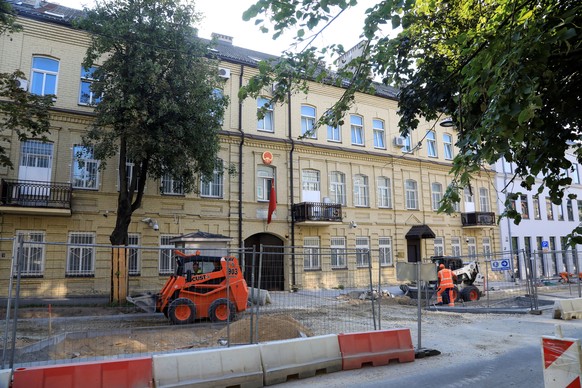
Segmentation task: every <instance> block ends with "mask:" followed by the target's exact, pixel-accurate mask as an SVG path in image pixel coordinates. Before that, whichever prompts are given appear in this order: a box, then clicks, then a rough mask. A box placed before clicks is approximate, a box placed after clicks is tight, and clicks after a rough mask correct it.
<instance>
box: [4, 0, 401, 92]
mask: <svg viewBox="0 0 582 388" xmlns="http://www.w3.org/2000/svg"><path fill="white" fill-rule="evenodd" d="M7 1H8V3H9V4H10V5H11V6H12V7H13V8H14V10H15V11H16V12H17V13H18V14H19V15H20V16H22V17H28V18H31V19H36V20H41V21H46V22H48V23H55V24H62V25H67V26H71V23H72V21H73V20H74V19H77V18H82V17H83V15H84V14H85V13H84V11H82V10H78V9H73V8H68V7H64V6H62V5H59V4H53V3H49V2H47V1H41V0H20V1H15V0H7ZM37 3H38V6H35V5H36V4H37ZM200 39H201V40H203V41H205V42H207V43H210V42H211V41H210V40H209V39H203V38H200ZM212 42H213V43H212V44H213V45H212V52H213V54H214V55H215V56H216V57H217V58H218V59H220V60H222V61H226V62H231V63H235V64H241V65H246V66H251V67H258V65H259V62H260V61H263V60H276V59H277V58H278V57H277V56H275V55H271V54H267V53H262V52H260V51H255V50H250V49H246V48H243V47H238V46H235V45H233V44H232V41H231V42H228V41H224V40H221V39H217V40H214V41H212ZM374 87H375V89H376V95H377V96H379V97H384V98H389V99H393V100H397V99H398V89H396V88H394V87H392V86H388V85H384V84H381V83H376V82H375V83H374Z"/></svg>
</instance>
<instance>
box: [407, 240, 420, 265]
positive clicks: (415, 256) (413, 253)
mask: <svg viewBox="0 0 582 388" xmlns="http://www.w3.org/2000/svg"><path fill="white" fill-rule="evenodd" d="M406 248H407V249H406V250H407V252H406V253H407V254H408V262H409V263H416V262H418V261H420V239H418V240H406Z"/></svg>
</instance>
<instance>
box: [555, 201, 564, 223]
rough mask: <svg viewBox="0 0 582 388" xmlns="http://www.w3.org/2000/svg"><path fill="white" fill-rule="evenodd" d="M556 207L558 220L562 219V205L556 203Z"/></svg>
mask: <svg viewBox="0 0 582 388" xmlns="http://www.w3.org/2000/svg"><path fill="white" fill-rule="evenodd" d="M556 206H557V207H558V221H564V205H562V204H559V205H556Z"/></svg>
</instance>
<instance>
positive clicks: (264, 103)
mask: <svg viewBox="0 0 582 388" xmlns="http://www.w3.org/2000/svg"><path fill="white" fill-rule="evenodd" d="M262 108H264V109H265V112H264V116H263V118H262V119H259V121H258V123H257V129H258V130H259V131H265V132H273V131H274V129H273V128H274V127H273V105H271V103H270V102H269V100H268V99H266V98H264V97H259V98H258V99H257V110H261V109H262Z"/></svg>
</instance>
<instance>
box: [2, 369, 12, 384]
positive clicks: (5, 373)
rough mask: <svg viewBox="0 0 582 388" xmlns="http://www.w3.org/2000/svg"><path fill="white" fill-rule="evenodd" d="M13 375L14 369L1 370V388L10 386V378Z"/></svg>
mask: <svg viewBox="0 0 582 388" xmlns="http://www.w3.org/2000/svg"><path fill="white" fill-rule="evenodd" d="M11 377H12V369H1V370H0V388H8V387H10V378H11Z"/></svg>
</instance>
